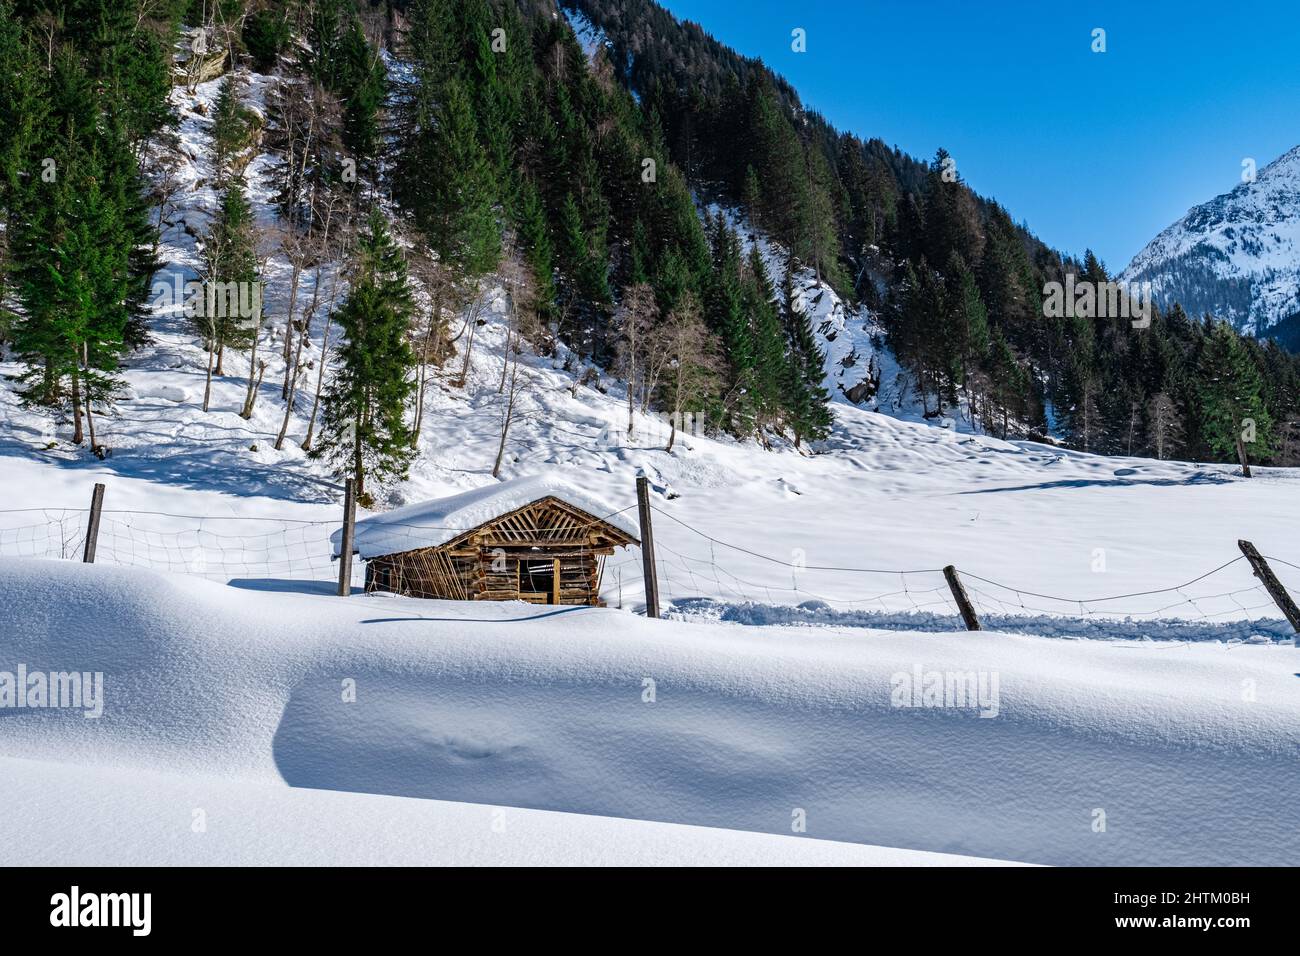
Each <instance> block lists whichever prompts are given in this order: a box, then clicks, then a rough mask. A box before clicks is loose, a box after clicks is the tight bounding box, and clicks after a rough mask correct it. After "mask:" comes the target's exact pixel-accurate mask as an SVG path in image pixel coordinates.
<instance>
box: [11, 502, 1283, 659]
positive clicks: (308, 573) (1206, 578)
mask: <svg viewBox="0 0 1300 956" xmlns="http://www.w3.org/2000/svg"><path fill="white" fill-rule="evenodd" d="M634 507H635V506H629V508H625V509H622V511H629V510H632V508H634ZM622 511H620V512H615V514H620V513H622ZM651 511H652V512H653V514H654V515H655V523H656V526H657V527H656V531H657V534H656V540H655V572H656V575H657V579H658V587H659V594H660V597H661V601H662V602H663V604H664V606H665V610H666V612H667V613H668V614H670V615H677V616H687V617H705V618H714V619H721V620H729V621H736V622H740V623H749V624H784V623H807V624H842V625H849V626H869V627H883V628H908V629H915V630H960V629H962V627H963V622H962V618H961V615H960V608H959V607H958V605H957V603H956V601H955V599H954V595H953V592H952V590H951V589H950V587H949V585H948V583H947V582H946V581H945V578H944V574H943V569H942V568H940V567H931V568H904V569H899V568H880V567H858V566H835V565H818V564H810V563H807V562H805V561H801V560H785V559H782V558H779V557H775V556H773V555H770V554H765V553H763V552H761V551H757V550H755V549H753V548H749V547H745V546H743V545H740V544H737V543H735V542H731V541H727V540H725V539H721V538H718V537H716V536H714V535H712V534H710V533H708V532H707V531H705V530H703V529H700V528H697V527H694V526H693V525H691V524H689V523H687V522H686V521H684V520H683V519H681V518H679V517H678V516H676V515H674V514H671V513H669V512H667V511H664V510H663V509H661V508H658V507H652V508H651ZM88 512H89V509H75V508H71V509H69V508H35V509H33V508H29V509H20V510H11V511H0V556H4V557H21V558H37V559H51V560H74V561H79V560H81V559H82V554H83V551H84V548H85V542H86V529H87V523H88ZM605 517H610V516H605ZM661 519H662V520H661ZM600 520H603V519H600ZM338 529H339V522H338V521H328V520H298V519H289V518H278V517H277V518H257V517H242V516H241V517H235V516H217V515H187V514H169V513H164V512H139V511H121V510H104V511H103V512H102V514H101V518H100V524H99V529H98V534H97V539H96V555H95V561H96V562H97V563H101V564H113V565H120V566H127V567H141V568H148V569H151V570H155V571H166V572H177V573H183V574H190V575H198V576H201V577H204V578H208V579H210V580H216V581H221V582H232V583H237V582H262V583H263V584H266V585H267V586H273V584H274V582H276V581H296V582H320V583H321V584H322V586H325V585H328V584H330V583H331V582H336V581H337V579H338V564H337V561H336V559H335V558H334V548H335V546H334V545H333V544H332V543H331V540H330V538H331V535H333V534H335V533H336V532H337V531H338ZM473 530H475V529H472V528H442V527H432V526H426V525H419V524H411V525H403V524H400V523H387V522H386V523H385V525H384V528H383V534H384V538H385V540H386V542H388V543H389V544H391V548H390V549H389V551H390V553H397V552H400V551H402V550H404V549H413V548H417V547H421V546H422V543H423V542H427V541H428V540H429V538H430V535H431V534H434V533H436V537H438V538H439V539H442V540H445V539H447V538H448V537H449V536H452V535H456V534H461V533H465V532H469V531H473ZM1265 557H1266V559H1267V560H1268V561H1269V562H1270V564H1271V565H1272V566H1273V568H1274V570H1275V572H1276V573H1277V575H1278V577H1279V578H1280V579H1281V583H1282V585H1283V587H1284V588H1285V589H1286V591H1287V592H1288V593H1289V594H1290V595H1292V596H1295V595H1297V594H1300V564H1296V563H1294V562H1291V561H1288V560H1285V559H1282V558H1278V557H1272V556H1265ZM960 574H961V577H962V580H963V582H964V584H965V586H966V592H967V594H968V595H969V600H970V603H971V605H972V607H973V609H974V610H975V612H976V613H977V614H978V616H979V619H980V621H981V622H982V624H983V626H984V627H985V628H988V629H998V630H1019V631H1025V632H1032V633H1052V634H1062V635H1072V634H1076V635H1081V636H1082V635H1095V634H1117V635H1119V634H1128V635H1141V636H1146V635H1158V636H1162V637H1175V638H1177V637H1185V638H1187V639H1202V640H1203V639H1213V638H1216V637H1218V638H1227V639H1234V638H1240V639H1247V638H1249V637H1251V636H1254V635H1258V634H1262V635H1264V636H1265V637H1268V638H1269V639H1274V640H1285V639H1290V638H1291V637H1292V634H1293V631H1292V628H1291V627H1290V626H1289V625H1288V624H1287V622H1286V621H1285V620H1284V619H1283V617H1282V615H1281V614H1280V613H1279V609H1278V606H1277V604H1276V602H1275V601H1274V599H1273V597H1272V596H1271V595H1270V593H1269V592H1268V590H1267V589H1266V588H1265V587H1264V585H1263V584H1262V583H1261V582H1260V581H1259V580H1258V579H1256V577H1255V576H1254V575H1253V574H1252V569H1251V565H1250V564H1249V562H1248V561H1247V560H1246V558H1245V556H1244V555H1238V556H1236V557H1234V558H1231V559H1230V560H1226V561H1224V562H1222V563H1220V564H1218V565H1217V566H1215V567H1213V568H1211V569H1209V570H1207V571H1205V572H1203V573H1201V574H1199V575H1196V576H1195V577H1192V578H1190V579H1189V580H1186V581H1182V582H1179V583H1176V584H1173V585H1167V586H1161V587H1156V588H1150V589H1146V590H1139V591H1131V592H1125V593H1119V594H1082V595H1062V594H1055V593H1051V592H1050V591H1049V590H1043V589H1039V588H1036V587H1032V586H1026V585H1021V584H1011V583H1007V582H1005V581H1000V580H996V579H994V578H991V577H985V576H983V575H980V574H978V573H975V572H972V571H969V570H962V571H961V572H960ZM361 577H362V571H361V569H360V568H359V567H356V568H354V570H353V583H354V585H356V584H360V583H361V580H360V579H361ZM644 595H645V574H644V567H643V562H642V556H641V555H640V554H639V553H637V551H636V549H635V548H631V549H627V550H624V551H621V552H619V553H618V554H616V555H615V556H614V557H612V558H610V559H609V560H608V561H607V562H606V563H605V565H604V569H603V573H602V577H601V581H600V596H601V598H602V600H603V601H604V603H606V604H608V605H612V606H616V607H621V608H626V609H630V610H634V611H636V610H641V609H642V608H643V606H644Z"/></svg>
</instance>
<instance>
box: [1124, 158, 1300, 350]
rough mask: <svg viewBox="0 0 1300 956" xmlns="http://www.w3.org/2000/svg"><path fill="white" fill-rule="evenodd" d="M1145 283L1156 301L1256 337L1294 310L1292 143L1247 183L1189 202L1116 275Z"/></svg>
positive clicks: (1297, 277) (1297, 250)
mask: <svg viewBox="0 0 1300 956" xmlns="http://www.w3.org/2000/svg"><path fill="white" fill-rule="evenodd" d="M1120 278H1121V279H1122V280H1123V281H1125V282H1143V281H1148V280H1149V281H1150V282H1151V283H1152V288H1153V291H1154V294H1155V297H1156V301H1157V302H1158V303H1159V304H1160V305H1161V307H1162V308H1163V307H1166V306H1168V305H1171V304H1172V303H1173V302H1181V303H1182V305H1183V308H1184V309H1186V310H1187V313H1188V314H1189V315H1191V316H1193V317H1198V318H1199V317H1200V316H1201V315H1203V314H1204V313H1206V312H1208V313H1210V314H1212V315H1215V316H1217V317H1219V318H1223V319H1227V320H1228V321H1230V322H1232V324H1233V325H1234V326H1236V327H1237V328H1238V329H1239V330H1241V331H1243V332H1246V333H1249V334H1255V335H1258V334H1260V333H1262V332H1263V331H1264V330H1265V329H1268V328H1269V327H1271V326H1273V325H1275V324H1276V323H1278V322H1280V321H1281V320H1283V319H1285V318H1287V317H1288V316H1291V315H1294V314H1296V313H1297V312H1300V146H1297V147H1295V148H1294V149H1292V150H1290V151H1288V152H1286V153H1284V154H1283V155H1282V156H1280V157H1278V158H1277V159H1275V160H1274V161H1273V162H1271V163H1269V164H1268V165H1267V166H1265V167H1264V168H1263V169H1261V170H1259V172H1258V175H1257V177H1256V179H1255V181H1254V182H1249V183H1247V182H1243V183H1241V184H1240V185H1238V186H1236V187H1235V188H1234V189H1233V190H1232V191H1231V192H1227V193H1224V194H1223V195H1221V196H1218V197H1216V198H1214V199H1212V200H1210V201H1209V202H1207V203H1203V204H1201V205H1199V206H1195V207H1193V208H1192V209H1191V210H1190V211H1189V212H1188V213H1187V215H1186V216H1184V217H1183V218H1182V219H1180V220H1178V222H1176V223H1174V224H1173V225H1172V226H1170V227H1169V228H1168V229H1166V230H1164V231H1163V232H1162V233H1160V235H1158V236H1156V237H1155V238H1154V239H1153V240H1151V242H1150V243H1148V244H1147V246H1146V248H1144V249H1143V250H1142V251H1141V252H1139V253H1138V254H1137V255H1136V256H1134V257H1133V261H1132V262H1130V263H1129V265H1128V268H1126V269H1125V270H1124V272H1123V274H1122V275H1121V277H1120Z"/></svg>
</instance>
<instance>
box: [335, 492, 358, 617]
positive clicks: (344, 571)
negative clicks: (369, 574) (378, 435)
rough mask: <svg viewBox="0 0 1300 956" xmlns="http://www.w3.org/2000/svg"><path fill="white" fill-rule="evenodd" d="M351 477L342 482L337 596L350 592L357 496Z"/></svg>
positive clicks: (344, 595)
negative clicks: (341, 523) (341, 529)
mask: <svg viewBox="0 0 1300 956" xmlns="http://www.w3.org/2000/svg"><path fill="white" fill-rule="evenodd" d="M355 488H356V485H355V483H354V482H353V480H352V479H351V478H349V479H348V480H347V481H345V482H344V483H343V540H342V541H340V542H339V597H347V596H348V595H349V594H351V593H352V538H353V536H354V534H355V533H356V524H357V496H356V494H355V493H354V492H355Z"/></svg>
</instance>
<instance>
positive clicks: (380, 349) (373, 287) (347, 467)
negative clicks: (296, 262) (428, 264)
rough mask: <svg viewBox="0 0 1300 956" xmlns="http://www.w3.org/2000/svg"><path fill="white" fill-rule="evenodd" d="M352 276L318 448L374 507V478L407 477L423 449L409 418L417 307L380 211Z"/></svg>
mask: <svg viewBox="0 0 1300 956" xmlns="http://www.w3.org/2000/svg"><path fill="white" fill-rule="evenodd" d="M350 278H351V285H350V288H349V291H348V297H347V300H346V301H345V302H344V304H343V307H342V308H341V309H340V310H339V314H338V318H337V321H338V324H339V328H340V329H341V330H342V332H343V343H342V344H341V345H340V346H339V349H338V352H337V361H338V368H337V370H336V371H335V373H334V379H333V381H332V382H331V383H330V386H329V389H328V391H327V392H326V393H325V397H324V414H323V432H324V439H323V440H322V442H321V443H320V444H319V445H318V446H316V448H314V449H313V450H312V452H311V455H312V457H313V458H322V459H324V460H326V461H328V462H329V463H330V465H331V466H332V467H333V469H334V472H335V474H337V475H340V476H347V477H351V478H353V479H354V480H355V482H356V492H357V500H358V501H360V502H361V503H363V505H365V506H367V507H368V506H369V505H370V503H371V502H372V501H373V497H372V495H371V493H370V490H369V487H370V486H368V485H367V481H369V482H370V483H371V484H372V485H375V486H379V487H383V486H386V485H389V484H392V483H393V482H396V481H399V480H402V479H404V478H405V477H406V474H407V470H408V468H409V466H410V463H411V461H412V459H413V458H414V456H415V450H414V449H413V448H412V447H411V435H410V426H409V425H408V424H407V420H406V403H407V400H408V399H409V398H410V396H411V393H412V391H413V390H414V383H413V382H412V380H411V377H410V371H411V368H412V366H413V365H414V362H415V356H414V354H413V353H412V352H411V347H410V344H409V337H408V331H409V325H410V318H411V315H412V313H413V311H414V306H413V304H412V300H411V294H410V290H409V289H408V287H407V270H406V263H405V261H404V260H403V259H402V254H401V250H400V249H399V248H398V247H397V244H396V243H395V242H394V241H393V239H392V236H391V235H390V234H389V231H388V227H387V225H386V224H385V222H384V217H383V215H382V214H381V213H380V212H379V211H378V210H376V211H374V212H372V213H371V215H370V219H369V222H368V223H367V226H366V228H365V229H364V230H363V231H362V234H361V236H360V238H359V239H358V243H357V249H356V254H355V259H354V261H353V263H352V268H351V277H350Z"/></svg>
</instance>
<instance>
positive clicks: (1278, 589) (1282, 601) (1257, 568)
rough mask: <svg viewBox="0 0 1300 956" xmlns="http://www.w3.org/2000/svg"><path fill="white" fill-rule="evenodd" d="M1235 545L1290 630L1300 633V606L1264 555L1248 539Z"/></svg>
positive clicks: (1299, 645) (1297, 644) (1299, 643)
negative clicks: (1284, 617)
mask: <svg viewBox="0 0 1300 956" xmlns="http://www.w3.org/2000/svg"><path fill="white" fill-rule="evenodd" d="M1237 547H1239V548H1241V553H1242V554H1244V555H1245V556H1246V560H1247V561H1249V562H1250V566H1251V568H1252V569H1253V570H1254V572H1255V577H1257V578H1259V580H1260V583H1262V584H1263V585H1264V590H1266V591H1267V592H1268V596H1269V597H1271V598H1272V599H1273V603H1275V604H1276V605H1277V606H1278V607H1279V608H1280V609H1281V611H1282V613H1283V614H1284V615H1285V616H1286V619H1287V621H1288V622H1290V624H1291V628H1292V630H1294V631H1295V632H1296V633H1297V634H1300V608H1297V607H1296V604H1295V601H1293V600H1291V595H1290V594H1288V593H1287V591H1286V588H1284V587H1282V582H1281V581H1279V580H1278V579H1277V575H1276V574H1274V573H1273V569H1272V568H1270V567H1269V566H1268V562H1267V561H1265V560H1264V556H1263V555H1262V554H1260V553H1259V552H1258V551H1257V550H1256V549H1255V546H1254V545H1253V544H1251V543H1250V542H1249V541H1238V542H1237ZM1296 646H1297V647H1300V641H1297V642H1296Z"/></svg>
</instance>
